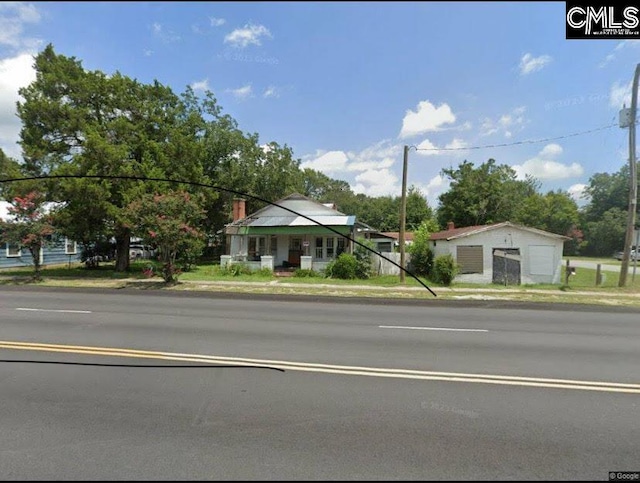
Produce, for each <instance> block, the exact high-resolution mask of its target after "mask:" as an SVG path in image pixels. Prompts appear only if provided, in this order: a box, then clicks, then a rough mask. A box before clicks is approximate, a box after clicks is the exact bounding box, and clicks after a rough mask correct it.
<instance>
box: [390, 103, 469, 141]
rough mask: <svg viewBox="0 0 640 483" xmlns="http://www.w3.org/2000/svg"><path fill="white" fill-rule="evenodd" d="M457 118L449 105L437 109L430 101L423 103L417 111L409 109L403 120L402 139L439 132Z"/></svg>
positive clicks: (441, 105) (442, 105)
mask: <svg viewBox="0 0 640 483" xmlns="http://www.w3.org/2000/svg"><path fill="white" fill-rule="evenodd" d="M455 121H456V116H455V115H454V114H453V112H452V111H451V108H450V107H449V105H448V104H446V103H443V104H440V106H438V107H436V106H435V105H433V104H431V103H430V102H429V101H426V100H425V101H421V102H420V103H419V104H418V107H417V109H416V110H415V111H412V110H411V109H407V112H406V114H405V116H404V119H403V120H402V129H401V130H400V136H399V137H400V138H409V137H412V136H416V135H418V134H423V133H426V132H430V131H439V130H441V128H442V126H443V125H445V124H452V123H454V122H455Z"/></svg>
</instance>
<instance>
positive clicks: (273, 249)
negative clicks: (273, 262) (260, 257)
mask: <svg viewBox="0 0 640 483" xmlns="http://www.w3.org/2000/svg"><path fill="white" fill-rule="evenodd" d="M271 255H272V256H273V257H277V256H278V237H277V236H272V237H271Z"/></svg>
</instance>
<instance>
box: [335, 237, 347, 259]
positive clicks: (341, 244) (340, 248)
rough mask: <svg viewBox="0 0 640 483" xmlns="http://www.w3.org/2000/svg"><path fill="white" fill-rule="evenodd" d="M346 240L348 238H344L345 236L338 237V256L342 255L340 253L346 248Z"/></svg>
mask: <svg viewBox="0 0 640 483" xmlns="http://www.w3.org/2000/svg"><path fill="white" fill-rule="evenodd" d="M345 241H346V240H345V239H344V237H340V238H338V244H337V249H336V250H337V252H336V255H337V256H340V254H341V253H343V252H344V250H345V248H346V243H345Z"/></svg>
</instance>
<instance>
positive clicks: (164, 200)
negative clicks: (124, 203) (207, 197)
mask: <svg viewBox="0 0 640 483" xmlns="http://www.w3.org/2000/svg"><path fill="white" fill-rule="evenodd" d="M202 203H203V200H202V197H200V196H194V195H191V194H189V193H187V192H184V191H172V192H169V193H166V194H154V195H149V194H147V195H143V196H141V197H140V198H139V199H137V200H135V201H133V202H131V203H130V204H129V206H128V207H127V209H126V219H127V220H128V225H129V227H130V229H131V231H132V233H134V234H136V235H138V236H140V237H141V238H142V239H143V240H144V242H145V243H147V244H148V245H151V246H155V247H157V248H158V260H159V261H160V263H161V265H162V267H161V272H162V278H163V279H164V281H165V282H166V283H168V284H173V283H176V282H177V279H178V275H179V274H180V272H181V270H180V264H184V263H187V264H190V263H193V258H194V256H195V255H197V254H200V253H202V250H203V248H204V238H205V236H204V232H203V231H202V230H201V229H200V227H201V226H202V223H203V220H204V216H205V211H204V209H203V208H202Z"/></svg>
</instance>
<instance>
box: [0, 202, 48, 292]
mask: <svg viewBox="0 0 640 483" xmlns="http://www.w3.org/2000/svg"><path fill="white" fill-rule="evenodd" d="M44 200H45V197H44V195H43V194H42V193H39V192H37V191H31V192H29V193H27V194H26V195H25V196H23V197H20V196H16V197H14V198H13V200H11V201H10V206H9V207H8V208H7V211H8V213H9V217H10V218H11V219H10V220H8V221H0V235H1V236H0V238H1V239H3V240H5V241H7V242H9V243H13V244H16V245H17V246H18V247H19V249H27V250H29V253H30V254H31V259H32V260H33V267H34V274H33V279H34V280H35V281H39V280H40V279H41V275H40V269H41V265H40V252H41V251H42V248H43V247H44V246H45V245H46V243H47V242H48V240H49V238H50V236H51V235H52V234H53V232H54V227H53V224H52V216H51V214H49V213H46V212H45V210H44Z"/></svg>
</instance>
